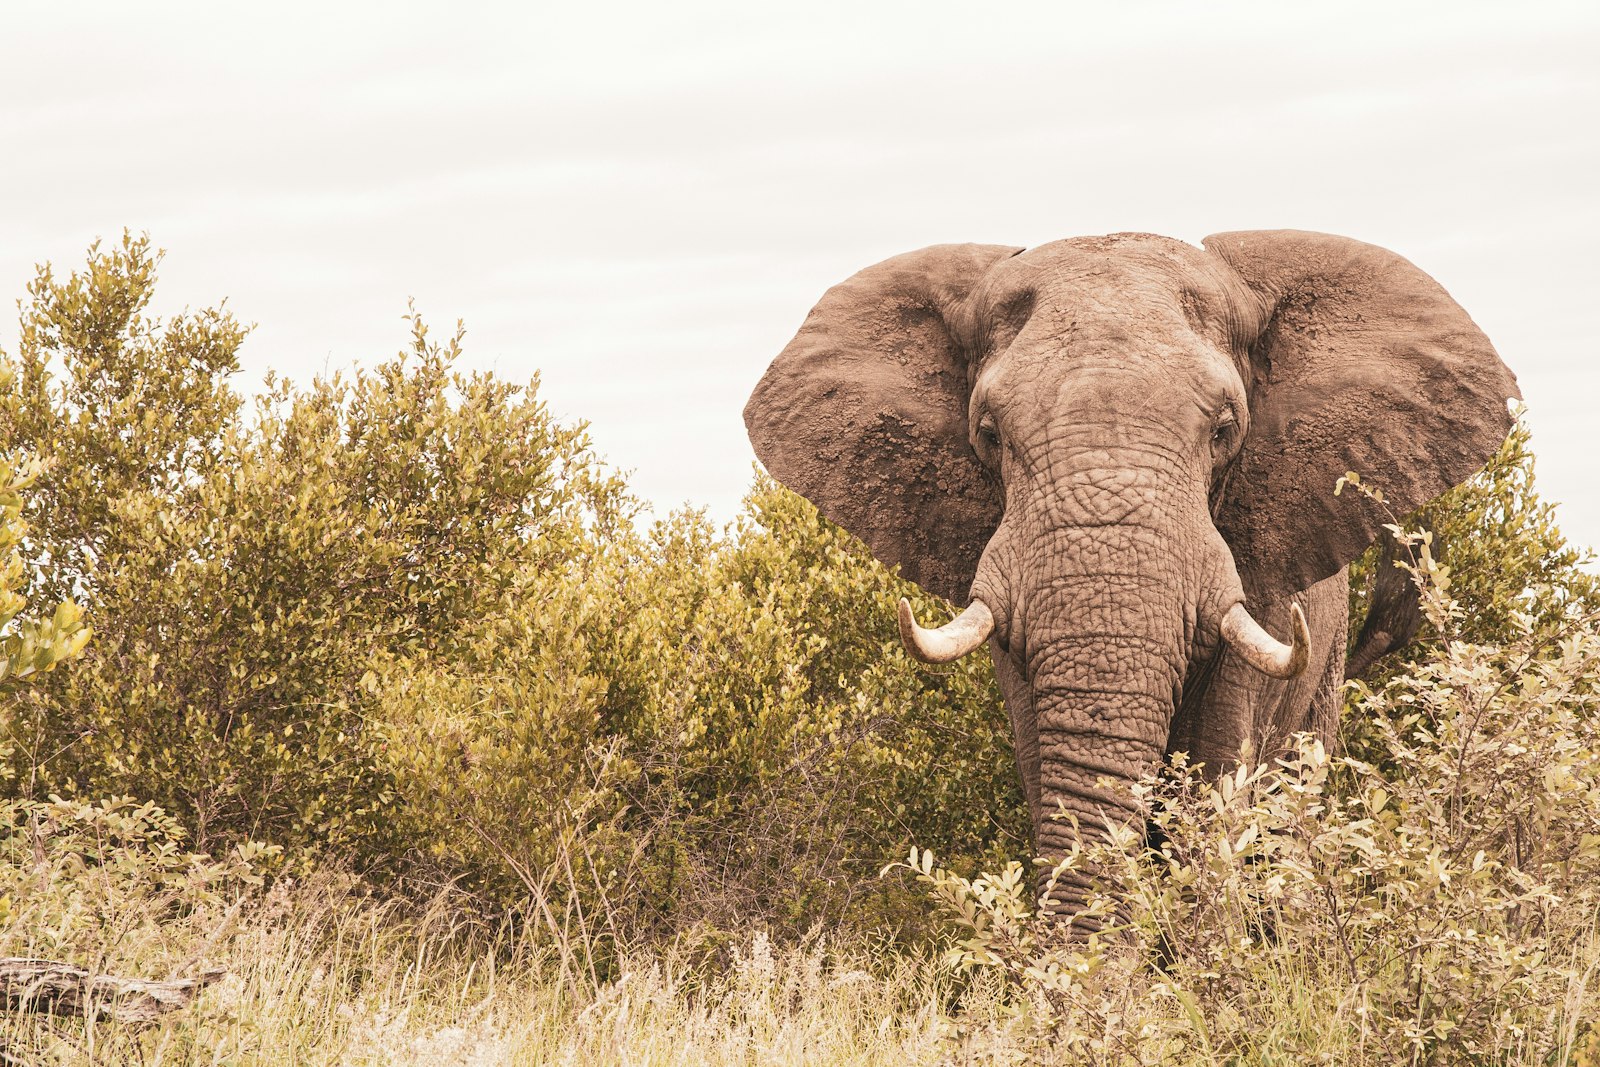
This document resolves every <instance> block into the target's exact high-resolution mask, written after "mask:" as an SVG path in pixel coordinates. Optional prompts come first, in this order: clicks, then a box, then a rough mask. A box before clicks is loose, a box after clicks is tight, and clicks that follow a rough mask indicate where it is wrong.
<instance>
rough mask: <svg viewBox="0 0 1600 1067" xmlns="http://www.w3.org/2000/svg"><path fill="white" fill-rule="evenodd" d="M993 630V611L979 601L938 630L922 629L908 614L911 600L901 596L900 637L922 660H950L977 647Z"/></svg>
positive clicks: (909, 650)
mask: <svg viewBox="0 0 1600 1067" xmlns="http://www.w3.org/2000/svg"><path fill="white" fill-rule="evenodd" d="M992 633H994V613H993V612H991V611H990V610H989V608H988V606H987V605H985V604H984V602H983V601H981V600H974V601H973V602H972V603H970V604H968V605H967V608H966V610H965V611H963V612H962V613H961V614H960V615H957V616H956V617H955V618H953V619H951V620H950V621H949V622H947V623H945V624H944V625H943V626H941V627H939V628H938V629H937V630H925V629H923V628H922V627H921V626H918V625H917V620H916V617H915V616H914V615H912V614H911V601H909V600H907V599H906V598H905V597H901V598H900V640H901V641H904V642H905V646H906V651H907V652H909V653H911V655H912V656H914V657H916V658H917V659H919V660H921V661H922V662H923V663H949V662H950V661H951V660H957V659H960V658H961V657H962V656H965V655H966V654H967V653H968V652H971V651H972V650H973V649H975V648H977V647H978V646H979V645H981V644H983V643H984V642H985V641H987V640H988V639H989V635H990V634H992Z"/></svg>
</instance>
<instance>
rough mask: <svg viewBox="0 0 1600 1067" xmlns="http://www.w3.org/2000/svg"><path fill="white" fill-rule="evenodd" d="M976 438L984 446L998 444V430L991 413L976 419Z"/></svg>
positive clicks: (995, 446)
mask: <svg viewBox="0 0 1600 1067" xmlns="http://www.w3.org/2000/svg"><path fill="white" fill-rule="evenodd" d="M978 440H979V441H980V442H982V444H983V446H984V447H985V448H998V447H999V446H1000V430H999V428H998V427H996V426H995V424H994V416H993V415H985V416H984V417H983V418H981V419H979V420H978Z"/></svg>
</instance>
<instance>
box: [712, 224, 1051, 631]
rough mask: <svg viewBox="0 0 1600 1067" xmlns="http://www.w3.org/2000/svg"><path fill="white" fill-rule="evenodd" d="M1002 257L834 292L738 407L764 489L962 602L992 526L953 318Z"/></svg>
mask: <svg viewBox="0 0 1600 1067" xmlns="http://www.w3.org/2000/svg"><path fill="white" fill-rule="evenodd" d="M1020 251H1021V249H1020V248H1011V247H1007V246H1004V245H978V244H962V245H935V246H933V247H932V248H924V249H922V250H921V251H918V252H908V253H906V254H905V255H901V256H896V257H894V258H893V259H888V260H885V261H884V262H882V263H879V264H877V265H875V266H871V267H868V268H867V269H866V270H864V271H861V272H860V273H859V274H856V275H854V276H852V277H850V278H849V279H847V280H845V281H843V282H841V283H839V284H838V285H835V286H834V287H833V288H832V289H829V290H828V292H827V293H826V294H825V295H824V296H823V298H822V300H821V302H819V303H818V304H817V306H816V307H815V308H813V309H812V310H811V314H810V315H808V316H807V317H806V321H805V324H804V325H802V326H801V327H800V332H799V333H798V334H796V335H795V338H794V340H793V341H790V342H789V345H788V347H787V348H785V349H784V350H783V352H782V354H780V355H779V356H778V358H777V359H775V360H774V361H773V363H772V366H771V367H769V368H768V369H767V373H766V375H765V376H764V377H763V378H762V379H761V382H760V384H758V385H757V386H756V389H755V392H754V393H752V394H751V396H750V401H749V403H747V404H746V405H745V409H744V422H745V427H746V428H747V429H748V430H749V433H750V441H751V443H752V444H754V445H755V450H756V455H757V456H758V457H760V459H761V462H762V463H763V464H765V465H766V468H767V470H768V471H769V472H771V474H772V475H773V477H775V478H777V479H778V480H779V481H780V482H782V483H783V484H785V485H787V486H788V487H789V488H791V489H793V490H795V491H796V492H798V493H800V494H801V495H803V496H805V497H807V498H809V499H810V500H811V502H812V503H814V504H816V506H817V510H818V511H820V512H821V513H822V514H823V516H824V517H826V518H828V519H831V520H832V521H834V522H836V523H838V524H839V525H840V526H843V527H844V528H845V529H846V530H849V531H850V532H851V533H853V534H855V535H856V536H857V537H859V538H861V540H863V541H865V542H866V543H867V547H868V548H870V549H871V550H872V552H873V554H874V555H876V556H877V557H878V558H879V559H880V560H882V561H883V562H884V563H887V564H890V565H891V566H892V565H895V564H898V565H899V567H900V571H901V573H902V574H903V575H905V577H907V578H910V579H911V580H912V581H914V582H916V583H917V584H918V585H921V586H922V587H923V588H925V589H927V590H929V591H930V592H933V593H937V594H938V595H940V596H942V597H945V598H947V599H949V600H953V601H956V602H958V603H965V601H966V598H967V594H968V591H969V590H970V589H971V586H972V579H973V575H974V574H975V573H976V571H977V566H978V557H979V556H980V555H981V554H982V553H983V549H984V546H985V545H986V544H987V543H988V541H989V537H990V535H992V534H993V533H994V530H995V527H996V525H998V523H999V521H1000V511H1001V501H1000V496H999V493H998V492H997V491H996V489H995V487H994V486H993V485H992V484H991V483H990V481H989V479H988V478H987V477H986V476H985V473H984V470H983V467H982V466H981V465H980V464H979V462H978V457H977V456H976V455H975V454H974V453H973V451H972V446H971V445H970V444H969V442H968V440H967V399H968V396H969V394H970V392H971V383H970V381H969V379H968V373H969V368H968V356H967V353H966V349H965V346H964V345H963V344H962V342H961V338H960V336H959V333H960V331H959V329H958V328H957V327H956V326H955V324H954V322H953V320H954V319H956V318H957V317H958V316H959V314H960V310H961V308H962V306H963V304H964V303H965V301H966V298H967V297H968V295H969V294H970V293H971V292H972V290H973V289H974V288H975V287H976V286H977V284H978V282H979V280H980V279H982V278H983V276H984V275H985V274H986V273H987V272H988V271H989V269H990V268H991V267H993V266H994V265H995V264H996V263H999V262H1000V261H1002V260H1005V259H1008V258H1010V257H1011V256H1014V255H1016V254H1017V253H1018V252H1020Z"/></svg>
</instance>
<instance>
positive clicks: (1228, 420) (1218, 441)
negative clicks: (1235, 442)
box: [1211, 408, 1239, 446]
mask: <svg viewBox="0 0 1600 1067" xmlns="http://www.w3.org/2000/svg"><path fill="white" fill-rule="evenodd" d="M1238 425H1239V420H1238V418H1237V417H1236V416H1235V415H1234V414H1233V410H1232V409H1231V408H1230V409H1225V410H1224V411H1223V412H1222V414H1220V415H1218V416H1217V421H1216V425H1215V426H1213V427H1212V429H1211V443H1212V444H1213V445H1217V446H1221V445H1224V444H1226V443H1227V441H1228V438H1229V437H1231V436H1232V435H1233V431H1234V428H1235V427H1237V426H1238Z"/></svg>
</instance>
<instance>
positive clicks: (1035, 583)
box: [744, 230, 1519, 901]
mask: <svg viewBox="0 0 1600 1067" xmlns="http://www.w3.org/2000/svg"><path fill="white" fill-rule="evenodd" d="M1518 395H1519V394H1518V391H1517V386H1516V379H1515V377H1514V376H1513V375H1512V374H1511V372H1510V371H1509V370H1508V369H1507V368H1506V367H1505V365H1504V364H1503V363H1502V362H1501V360H1500V358H1499V356H1498V355H1497V354H1496V353H1495V350H1494V348H1493V346H1492V345H1491V344H1490V343H1489V340H1488V338H1486V337H1485V336H1484V334H1483V332H1482V331H1481V330H1479V329H1478V327H1477V326H1476V325H1475V324H1474V323H1473V322H1472V320H1471V319H1470V318H1469V317H1468V315H1467V313H1466V312H1465V311H1463V310H1462V309H1461V308H1460V307H1459V306H1458V305H1457V304H1456V303H1455V301H1454V300H1452V299H1451V298H1450V296H1449V295H1448V294H1447V293H1446V292H1445V291H1444V290H1443V289H1442V288H1441V287H1440V286H1439V284H1438V283H1437V282H1435V281H1434V280H1433V279H1432V278H1430V277H1429V276H1428V275H1426V274H1424V273H1423V272H1422V271H1421V270H1419V269H1418V268H1416V267H1415V266H1413V265H1412V264H1411V263H1410V262H1408V261H1407V260H1405V259H1403V258H1402V257H1400V256H1398V255H1396V254H1395V253H1393V252H1389V251H1387V250H1385V249H1382V248H1378V247H1376V246H1373V245H1369V244H1363V243H1361V242H1359V241H1354V240H1351V239H1348V238H1344V237H1337V236H1332V235H1328V234H1319V233H1308V232H1302V231H1292V230H1272V231H1249V232H1239V233H1223V234H1217V235H1214V236H1212V237H1209V238H1207V239H1206V240H1205V241H1204V242H1203V247H1201V248H1196V247H1194V246H1193V245H1190V244H1187V243H1185V242H1182V241H1177V240H1172V239H1169V238H1164V237H1158V236H1154V235H1151V234H1114V235H1111V236H1105V237H1080V238H1073V239H1070V240H1063V241H1056V242H1053V243H1050V244H1046V245H1043V246H1040V247H1038V248H1033V249H1027V250H1024V249H1020V248H1013V247H1006V246H1001V245H983V244H952V245H937V246H934V247H931V248H925V249H922V250H921V251H917V252H909V253H906V254H905V255H901V256H896V257H894V258H893V259H889V260H886V261H884V262H882V263H879V264H877V265H875V266H872V267H868V268H867V269H865V270H863V271H861V272H860V273H858V274H856V275H854V276H852V277H850V278H848V279H846V280H845V281H843V282H841V283H839V284H838V285H836V286H834V287H833V288H832V289H829V290H828V291H827V293H826V294H824V296H823V297H822V300H821V302H820V303H818V304H817V305H816V307H815V308H814V309H813V310H812V311H811V313H810V315H809V316H808V317H807V318H806V320H805V322H804V324H803V325H802V326H801V328H800V332H799V333H798V334H797V335H796V337H795V338H794V340H793V341H792V342H790V344H789V345H788V347H787V348H785V349H784V350H783V352H782V353H781V354H780V355H779V356H778V358H777V359H776V360H775V361H774V362H773V363H772V365H771V367H770V368H769V369H768V370H767V373H766V375H765V376H764V377H763V378H762V380H761V382H760V383H759V384H758V385H757V387H756V389H755V392H754V393H753V395H752V396H751V398H750V401H749V403H748V404H747V406H746V407H745V412H744V415H745V423H746V426H747V427H748V429H749V433H750V439H751V441H752V442H753V443H754V445H755V450H756V454H757V455H758V456H759V457H760V459H761V461H762V463H763V464H765V465H766V467H767V469H768V471H770V472H771V473H772V475H773V476H774V477H776V478H777V479H778V480H779V481H781V482H783V483H784V484H785V485H787V486H789V487H790V488H792V489H794V490H796V491H797V492H799V493H801V494H803V495H804V496H806V497H808V498H809V499H810V500H812V501H813V502H814V503H815V504H816V505H817V507H818V509H819V510H820V511H821V513H822V514H823V515H825V516H826V517H828V518H829V519H831V520H833V521H834V522H836V523H838V524H840V525H841V526H843V527H844V528H845V529H847V530H849V531H850V532H852V533H853V534H855V535H856V536H858V537H859V538H861V540H862V541H864V542H865V543H866V544H867V546H868V547H869V548H870V549H871V550H872V552H873V553H874V554H875V555H876V556H877V557H878V558H879V559H880V560H882V561H883V562H884V563H887V564H891V565H898V566H899V568H900V570H901V573H902V574H904V575H905V576H906V577H908V578H910V579H912V580H913V581H915V582H917V583H918V584H920V585H921V586H923V587H924V588H926V589H928V590H930V591H932V592H934V593H937V594H939V595H940V596H943V597H946V598H948V599H950V600H952V601H954V602H955V603H957V604H964V605H967V607H966V610H964V611H963V612H962V614H961V616H960V617H959V618H957V619H956V620H954V621H953V622H951V623H949V624H947V625H946V626H944V627H942V628H938V629H923V628H922V627H921V626H920V625H919V624H918V623H917V622H916V621H915V620H914V619H912V618H911V617H910V612H909V609H908V608H907V607H906V605H902V610H901V616H902V618H901V629H902V633H903V634H904V636H905V638H906V640H907V644H908V647H909V648H911V650H912V651H913V652H914V653H915V654H916V655H918V656H919V658H922V659H924V660H928V661H931V662H937V661H942V660H948V659H951V658H954V657H955V656H957V655H962V654H965V653H966V652H968V651H970V650H972V649H973V648H974V647H976V646H977V645H979V644H982V643H984V642H985V640H986V641H987V644H988V646H989V650H990V653H991V654H992V656H993V658H994V664H995V672H996V675H997V677H998V680H999V683H1000V686H1001V691H1002V693H1003V695H1004V699H1005V704H1006V707H1007V710H1008V713H1009V717H1010V719H1011V725H1012V729H1013V734H1014V738H1015V742H1016V753H1017V762H1018V767H1019V770H1020V772H1021V775H1022V780H1023V785H1024V791H1025V793H1026V795H1027V798H1028V805H1029V808H1030V811H1031V814H1032V819H1033V828H1034V833H1035V844H1036V846H1037V849H1038V851H1039V852H1040V854H1041V855H1042V856H1045V857H1056V856H1059V855H1061V854H1063V853H1064V852H1065V851H1066V850H1067V849H1068V848H1069V847H1070V845H1071V844H1072V841H1073V834H1074V832H1075V831H1074V830H1073V829H1072V825H1071V822H1070V821H1068V820H1063V819H1057V818H1050V817H1049V816H1050V815H1051V814H1052V813H1054V812H1057V811H1058V810H1062V809H1064V810H1065V811H1066V812H1069V813H1071V814H1072V815H1075V816H1076V817H1077V821H1078V823H1079V825H1080V826H1081V827H1083V828H1085V829H1084V830H1083V831H1082V832H1090V828H1095V827H1104V826H1106V825H1107V824H1108V820H1110V821H1111V822H1116V821H1125V820H1131V819H1134V818H1138V817H1139V813H1138V811H1137V810H1136V808H1135V806H1134V803H1133V798H1132V796H1131V794H1130V792H1129V791H1128V790H1127V789H1126V787H1125V786H1126V783H1128V782H1130V781H1132V780H1134V779H1136V778H1137V777H1138V776H1140V775H1141V774H1143V773H1145V772H1147V771H1149V770H1151V769H1152V768H1154V767H1156V766H1158V765H1159V764H1160V762H1161V761H1162V759H1163V758H1164V757H1165V756H1166V755H1167V754H1169V753H1171V752H1174V751H1178V750H1184V751H1187V752H1188V753H1189V754H1190V756H1191V758H1193V759H1195V760H1201V761H1204V762H1205V763H1206V764H1207V765H1208V766H1209V767H1211V768H1213V769H1220V768H1223V767H1226V766H1227V765H1228V764H1229V763H1230V761H1236V760H1237V758H1238V756H1239V753H1240V752H1241V744H1242V743H1243V742H1245V741H1246V740H1248V741H1250V742H1251V743H1252V744H1253V745H1254V751H1255V752H1257V753H1270V752H1271V751H1273V749H1274V746H1281V745H1282V744H1283V743H1284V742H1285V740H1286V739H1287V738H1288V736H1289V735H1290V734H1292V733H1294V732H1296V731H1301V730H1309V731H1313V732H1315V733H1317V734H1319V735H1321V736H1322V737H1323V738H1325V739H1329V740H1331V738H1332V734H1333V731H1334V728H1335V725H1336V720H1337V715H1338V708H1339V686H1340V683H1341V682H1342V680H1343V677H1344V665H1345V644H1346V630H1347V626H1348V606H1347V577H1346V573H1345V567H1346V565H1347V564H1348V563H1349V562H1350V561H1351V560H1352V559H1354V558H1355V557H1356V556H1357V555H1359V554H1360V553H1361V552H1362V550H1363V549H1365V548H1366V547H1367V546H1368V545H1369V544H1371V543H1372V541H1373V540H1374V538H1375V537H1377V536H1378V534H1379V533H1380V531H1381V529H1382V525H1383V524H1384V523H1386V522H1391V521H1393V516H1394V515H1404V514H1405V513H1407V512H1409V511H1411V510H1413V509H1415V508H1417V507H1419V506H1421V505H1422V504H1424V503H1426V502H1427V501H1429V500H1431V499H1432V498H1434V497H1435V496H1437V495H1438V494H1440V493H1442V492H1444V491H1445V490H1446V489H1448V488H1450V487H1451V486H1453V485H1455V484H1457V483H1459V482H1461V481H1463V480H1465V479H1466V478H1467V477H1469V476H1470V475H1471V474H1472V473H1473V472H1474V471H1475V470H1477V469H1478V468H1479V467H1480V466H1481V465H1482V464H1483V463H1484V462H1486V461H1487V460H1488V459H1489V458H1490V457H1491V456H1492V455H1493V454H1494V452H1495V450H1496V448H1497V447H1498V446H1499V445H1500V443H1501V441H1502V440H1503V439H1504V437H1505V434H1506V432H1507V430H1508V429H1509V426H1510V416H1509V414H1508V411H1507V401H1508V400H1509V399H1511V398H1515V397H1517V396H1518ZM1346 471H1357V472H1360V473H1361V474H1362V475H1363V476H1364V477H1365V479H1366V480H1368V481H1370V482H1372V483H1373V484H1376V485H1378V486H1379V487H1380V488H1381V489H1382V491H1383V493H1384V495H1385V496H1386V498H1387V507H1385V506H1384V505H1380V504H1379V503H1377V502H1375V501H1373V500H1371V499H1368V498H1367V497H1365V496H1363V495H1361V494H1356V493H1351V492H1345V493H1342V494H1340V495H1339V496H1337V497H1336V496H1335V495H1334V486H1335V483H1336V482H1337V480H1338V479H1339V477H1340V476H1341V475H1343V474H1344V473H1345V472H1346ZM1107 782H1109V783H1110V784H1109V786H1108V785H1107V784H1106V783H1107ZM1082 890H1083V886H1082V883H1081V882H1077V883H1074V882H1070V881H1069V882H1068V883H1066V884H1063V885H1061V886H1059V887H1058V890H1057V892H1058V896H1060V897H1061V898H1062V899H1064V900H1069V901H1070V900H1072V899H1074V898H1076V897H1078V896H1081V893H1082Z"/></svg>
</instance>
